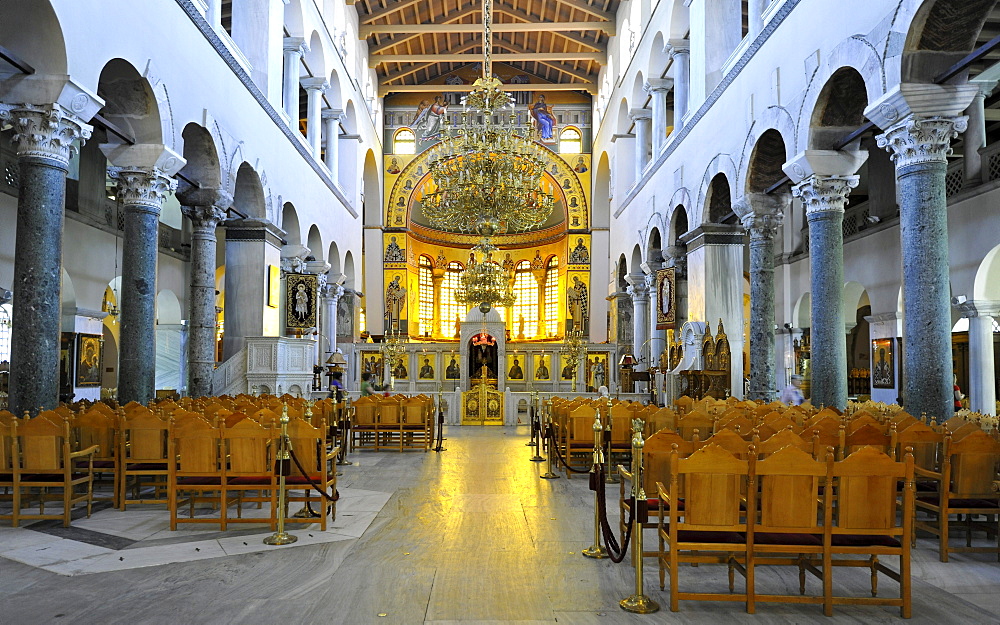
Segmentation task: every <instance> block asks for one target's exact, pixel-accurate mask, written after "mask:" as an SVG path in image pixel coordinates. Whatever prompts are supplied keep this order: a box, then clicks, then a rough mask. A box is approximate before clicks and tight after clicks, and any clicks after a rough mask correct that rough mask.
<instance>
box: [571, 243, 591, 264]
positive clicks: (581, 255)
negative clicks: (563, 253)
mask: <svg viewBox="0 0 1000 625" xmlns="http://www.w3.org/2000/svg"><path fill="white" fill-rule="evenodd" d="M569 262H570V264H571V265H586V264H588V263H589V262H590V252H589V251H588V250H587V246H586V245H584V243H583V237H578V238H577V239H576V247H574V248H573V251H572V252H570V253H569Z"/></svg>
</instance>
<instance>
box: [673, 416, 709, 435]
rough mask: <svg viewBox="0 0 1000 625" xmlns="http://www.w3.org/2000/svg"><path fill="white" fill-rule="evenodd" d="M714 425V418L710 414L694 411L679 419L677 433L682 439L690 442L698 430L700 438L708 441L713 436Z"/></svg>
mask: <svg viewBox="0 0 1000 625" xmlns="http://www.w3.org/2000/svg"><path fill="white" fill-rule="evenodd" d="M712 424H713V420H712V417H711V416H710V415H709V414H708V413H706V412H702V411H701V410H692V411H691V412H689V413H687V414H685V415H683V416H682V417H680V418H679V419H677V433H678V434H680V435H681V438H683V439H684V440H686V441H689V440H691V439H692V437H693V436H694V431H695V430H698V434H699V436H700V437H701V438H702V439H706V438H708V437H709V436H711V435H712Z"/></svg>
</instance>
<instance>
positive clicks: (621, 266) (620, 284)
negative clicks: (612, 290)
mask: <svg viewBox="0 0 1000 625" xmlns="http://www.w3.org/2000/svg"><path fill="white" fill-rule="evenodd" d="M627 275H628V261H627V260H625V255H624V254H621V255H620V256H619V257H618V262H617V263H615V286H616V288H617V290H618V291H619V292H624V291H625V289H627V288H628V282H626V281H625V276H627Z"/></svg>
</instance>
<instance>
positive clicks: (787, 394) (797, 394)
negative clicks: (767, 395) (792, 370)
mask: <svg viewBox="0 0 1000 625" xmlns="http://www.w3.org/2000/svg"><path fill="white" fill-rule="evenodd" d="M805 400H806V398H805V396H803V395H802V376H801V375H793V376H792V380H791V382H790V383H789V384H788V386H786V387H785V390H783V391H781V402H782V403H784V404H787V405H789V406H798V405H801V404H802V403H803V402H805Z"/></svg>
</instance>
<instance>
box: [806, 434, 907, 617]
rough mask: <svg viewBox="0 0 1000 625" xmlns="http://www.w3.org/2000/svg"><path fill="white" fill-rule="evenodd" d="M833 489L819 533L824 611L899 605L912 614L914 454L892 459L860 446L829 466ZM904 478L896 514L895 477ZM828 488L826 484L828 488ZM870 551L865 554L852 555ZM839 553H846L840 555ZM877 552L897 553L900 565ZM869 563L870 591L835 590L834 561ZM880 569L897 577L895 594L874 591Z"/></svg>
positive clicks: (902, 613)
mask: <svg viewBox="0 0 1000 625" xmlns="http://www.w3.org/2000/svg"><path fill="white" fill-rule="evenodd" d="M831 471H832V473H831V476H832V478H833V480H834V481H833V484H834V489H835V492H836V495H835V497H834V501H828V503H827V510H826V512H825V515H826V517H827V518H832V523H829V524H826V525H825V526H824V533H823V544H824V554H823V574H824V580H823V585H824V589H823V594H824V597H825V601H824V613H825V614H826V615H827V616H832V615H833V605H834V604H842V605H891V606H899V608H900V616H902V617H903V618H910V614H911V611H912V610H911V603H910V535H911V533H912V532H913V500H914V497H913V492H914V489H913V456H911V455H910V454H906V456H905V457H904V459H903V461H902V462H896V461H894V460H893V459H892V458H890V457H889V456H888V455H886V454H884V453H882V452H880V451H878V450H877V449H875V448H873V447H863V448H861V449H860V450H858V451H856V452H854V453H853V454H851V455H850V456H848V457H847V458H845V459H844V460H843V461H841V462H835V463H833V468H832V469H831ZM899 479H903V480H904V481H905V483H906V486H905V488H904V489H903V506H902V508H903V510H902V515H901V518H900V520H897V516H896V481H897V480H899ZM827 490H830V489H827ZM859 555H862V556H868V559H867V560H864V559H858V558H857V557H856V556H859ZM838 556H848V557H844V558H840V557H838ZM879 556H897V557H898V558H899V570H898V571H894V570H892V569H890V568H888V567H887V566H885V565H884V564H883V563H882V562H880V561H879ZM837 566H848V567H867V568H870V569H871V582H872V587H871V594H872V596H871V597H857V596H837V595H834V594H833V571H834V567H837ZM878 573H883V574H885V575H887V576H888V577H890V578H891V579H894V580H896V581H897V582H898V583H899V597H898V598H896V597H893V598H883V597H879V596H878Z"/></svg>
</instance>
